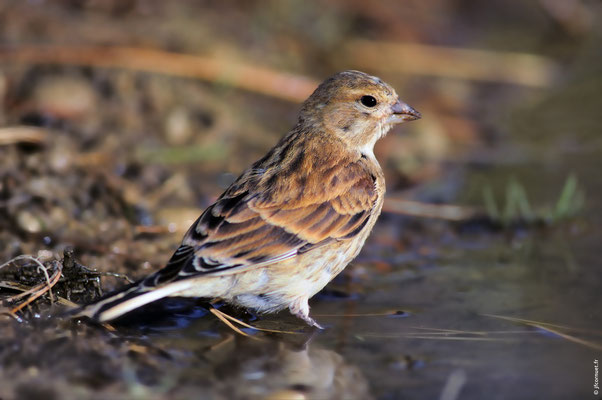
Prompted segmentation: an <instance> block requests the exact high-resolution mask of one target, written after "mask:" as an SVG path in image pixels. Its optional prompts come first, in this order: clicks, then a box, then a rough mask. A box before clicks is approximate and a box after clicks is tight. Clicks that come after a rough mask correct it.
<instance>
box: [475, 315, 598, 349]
mask: <svg viewBox="0 0 602 400" xmlns="http://www.w3.org/2000/svg"><path fill="white" fill-rule="evenodd" d="M483 315H484V316H487V317H492V318H498V319H503V320H507V321H512V322H516V323H519V324H524V325H528V326H532V327H534V328H537V329H541V330H544V331H546V332H550V333H553V334H554V335H558V336H560V337H561V338H563V339H566V340H568V341H570V342H573V343H577V344H580V345H583V346H586V347H589V348H592V349H594V350H602V344H600V343H596V342H591V341H589V340H584V339H581V338H578V337H575V336H572V335H569V334H567V333H564V332H562V331H560V330H559V329H558V327H561V328H562V329H567V327H564V326H561V325H554V324H549V323H546V322H538V321H531V320H528V319H523V318H513V317H506V316H503V315H494V314H483ZM572 330H576V329H572ZM594 332H595V331H594ZM598 334H599V333H598Z"/></svg>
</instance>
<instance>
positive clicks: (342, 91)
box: [300, 71, 421, 153]
mask: <svg viewBox="0 0 602 400" xmlns="http://www.w3.org/2000/svg"><path fill="white" fill-rule="evenodd" d="M420 117H421V116H420V113H419V112H418V111H416V110H414V109H413V108H412V107H410V106H409V105H407V104H406V103H404V102H402V101H401V100H399V97H398V96H397V93H396V92H395V89H393V88H392V87H391V86H390V85H388V84H387V83H385V82H383V81H382V80H381V79H379V78H377V77H375V76H371V75H368V74H365V73H363V72H360V71H343V72H339V73H337V74H335V75H333V76H332V77H330V78H328V79H327V80H325V81H324V82H322V84H320V86H318V88H317V89H316V90H315V91H314V93H313V94H312V95H311V96H310V97H309V98H308V99H307V100H306V101H305V103H303V107H302V110H301V115H300V123H301V124H312V125H315V126H316V127H318V128H319V129H321V130H323V131H324V132H325V133H326V134H329V135H335V136H336V137H338V138H340V139H342V140H343V141H344V142H345V143H347V144H348V145H349V146H351V147H352V148H355V149H358V150H360V151H361V150H365V152H368V153H372V149H373V147H374V143H376V141H377V140H378V139H380V138H381V137H383V136H384V135H386V133H387V132H388V131H389V129H391V127H392V126H393V125H395V124H399V123H401V122H405V121H412V120H415V119H418V118H420Z"/></svg>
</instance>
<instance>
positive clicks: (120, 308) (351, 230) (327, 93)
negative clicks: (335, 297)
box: [75, 70, 421, 329]
mask: <svg viewBox="0 0 602 400" xmlns="http://www.w3.org/2000/svg"><path fill="white" fill-rule="evenodd" d="M419 118H421V114H420V113H419V112H418V111H416V110H415V109H414V108H412V107H410V106H409V105H408V104H406V103H404V102H402V101H401V100H400V99H399V97H398V95H397V93H396V91H395V89H394V88H393V87H392V86H391V85H389V84H387V83H385V82H383V81H382V80H381V79H380V78H378V77H375V76H371V75H368V74H366V73H364V72H360V71H354V70H347V71H342V72H338V73H336V74H334V75H332V76H331V77H329V78H328V79H326V80H325V81H324V82H322V83H321V84H320V85H319V86H318V87H317V89H316V90H315V91H314V92H313V93H312V94H311V95H310V96H309V98H307V100H306V101H305V102H304V103H303V105H302V106H301V111H300V113H299V117H298V120H297V123H296V124H295V125H294V127H293V128H292V129H291V130H290V131H289V132H288V133H287V134H286V135H285V136H283V137H282V138H281V139H280V140H279V142H278V143H277V144H276V145H275V146H274V147H273V148H272V149H271V150H270V151H269V152H268V153H267V154H266V155H265V156H263V157H262V158H261V159H259V160H258V161H256V162H255V163H253V164H252V165H251V166H250V167H249V168H247V169H246V170H245V171H244V172H242V174H241V175H240V176H239V177H238V178H237V179H236V180H235V181H234V182H233V183H232V184H231V185H230V186H229V187H228V188H227V189H226V190H225V192H224V193H223V194H222V195H221V196H219V198H218V199H217V200H216V201H215V202H214V203H213V204H212V205H210V206H209V207H208V208H207V209H206V210H205V211H204V212H203V213H202V214H201V215H200V217H199V218H198V219H197V220H196V221H195V222H194V223H193V224H192V226H191V227H190V228H189V229H188V231H187V233H186V234H185V235H184V238H183V240H182V243H181V245H180V246H179V248H177V250H176V251H175V253H174V254H173V255H172V257H171V258H170V259H169V261H168V262H167V264H166V265H165V267H163V268H162V269H160V270H158V271H156V272H154V273H152V274H151V275H149V276H147V277H145V278H142V279H141V280H140V281H138V282H136V283H134V284H133V285H131V286H129V287H126V288H125V289H123V290H121V291H118V292H116V293H113V294H110V295H108V296H107V297H105V298H102V299H100V300H98V301H96V302H94V303H92V304H89V305H86V306H83V307H82V308H81V309H80V310H79V312H77V313H75V315H76V316H78V317H89V318H90V319H92V320H94V321H96V322H99V323H104V322H108V321H111V320H114V319H117V318H119V317H122V316H124V315H125V314H127V313H129V312H131V311H133V310H135V309H138V308H140V307H142V306H144V305H146V304H148V303H151V302H154V301H157V300H159V299H162V298H165V297H196V298H205V299H214V300H221V301H223V302H224V303H227V304H230V305H232V306H235V307H242V308H244V309H248V310H251V311H253V312H256V313H258V314H267V313H275V312H278V311H281V310H284V309H287V308H288V309H289V311H290V313H291V314H293V315H294V316H296V317H298V318H300V319H301V320H303V321H304V322H305V323H307V324H308V325H309V326H311V327H316V328H319V329H322V326H321V325H320V324H318V323H317V322H316V321H315V320H314V319H313V318H312V317H311V316H310V313H309V303H308V301H309V299H310V298H311V297H312V296H314V295H315V294H316V293H318V292H319V291H320V290H322V289H323V288H324V287H325V286H326V284H328V283H329V282H330V281H331V280H332V279H333V278H334V277H335V276H337V275H338V274H339V273H340V272H341V271H343V269H344V268H345V267H346V266H347V265H348V264H349V262H351V261H352V260H353V259H354V258H355V257H356V256H357V254H358V253H359V252H360V250H361V248H362V246H363V245H364V243H365V241H366V238H367V237H368V235H369V234H370V231H371V230H372V228H373V226H374V224H375V222H376V220H377V218H378V216H379V215H380V213H381V209H382V205H383V198H384V194H385V180H384V174H383V171H382V169H381V167H380V165H379V163H378V161H377V160H376V157H375V155H374V151H373V149H374V144H375V143H376V141H377V140H379V139H381V138H382V137H384V136H385V135H386V134H387V132H388V131H389V130H390V129H391V128H392V127H393V126H394V125H396V124H399V123H402V122H406V121H412V120H416V119H419Z"/></svg>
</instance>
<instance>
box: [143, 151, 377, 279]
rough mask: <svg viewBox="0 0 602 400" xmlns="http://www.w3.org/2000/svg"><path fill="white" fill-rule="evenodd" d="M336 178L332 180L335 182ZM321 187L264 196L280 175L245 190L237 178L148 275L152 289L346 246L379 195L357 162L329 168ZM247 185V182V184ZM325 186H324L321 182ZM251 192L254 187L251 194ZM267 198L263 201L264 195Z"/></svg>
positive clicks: (312, 182) (309, 183)
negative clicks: (340, 243) (167, 258)
mask: <svg viewBox="0 0 602 400" xmlns="http://www.w3.org/2000/svg"><path fill="white" fill-rule="evenodd" d="M337 171H338V175H337ZM328 174H329V175H328V181H329V182H332V181H334V182H336V185H335V186H336V187H335V188H325V187H324V185H323V183H322V182H320V179H319V174H317V179H312V177H311V176H310V177H306V178H305V180H306V185H305V188H304V190H303V192H302V193H301V194H299V191H291V192H290V195H289V196H286V195H283V194H282V193H278V195H270V193H269V190H270V187H272V188H278V189H276V190H280V189H281V188H282V187H283V186H284V187H285V186H286V185H287V184H290V183H286V182H285V183H279V181H278V180H279V179H280V180H282V179H287V177H286V175H285V174H282V175H281V176H279V175H275V177H276V178H274V177H273V176H270V177H266V176H262V175H260V174H254V175H253V177H254V178H255V179H260V178H261V179H264V181H265V182H269V183H270V184H271V185H272V186H270V187H267V188H266V187H262V186H261V185H260V184H258V182H254V184H245V183H244V179H245V175H244V174H243V175H242V176H241V178H239V181H241V180H243V182H239V181H237V182H235V183H234V184H233V186H232V187H231V189H230V190H228V191H226V193H224V194H223V195H222V197H220V199H218V200H217V201H216V202H215V203H214V204H213V205H212V206H210V207H209V208H208V209H207V210H205V212H204V213H203V215H201V217H199V219H198V220H197V221H196V222H195V224H194V225H193V226H192V227H191V228H190V230H189V231H188V233H187V234H186V236H185V237H184V241H183V244H182V246H181V247H180V248H179V249H178V250H177V251H176V252H175V253H174V255H173V256H172V259H171V260H170V262H169V263H168V265H167V266H166V267H165V268H164V269H162V270H160V271H158V272H157V273H155V274H154V275H152V276H150V277H149V278H148V279H147V280H146V282H145V283H147V282H148V284H150V285H153V284H154V285H157V284H163V283H165V282H168V281H177V280H180V279H186V278H189V277H191V276H196V275H200V274H224V273H232V272H234V271H240V270H243V269H246V268H251V267H258V266H265V265H269V264H271V263H275V262H277V261H282V260H285V259H287V258H291V257H295V256H296V255H297V254H300V253H304V252H307V251H311V250H312V249H315V248H318V247H321V246H323V245H325V244H327V243H330V242H332V241H333V240H349V239H351V238H353V237H355V235H357V234H358V233H359V232H360V231H361V229H362V228H363V227H364V226H365V224H366V223H367V222H368V220H369V218H370V216H371V215H372V212H373V210H374V205H375V203H376V200H377V197H378V194H377V192H376V189H375V177H374V176H373V175H372V174H370V173H369V172H368V171H367V168H366V166H365V165H364V164H363V163H362V162H361V160H359V161H355V162H353V163H349V164H348V165H345V166H344V167H340V166H339V167H338V168H334V167H332V166H331V167H330V168H329V169H328ZM247 179H248V177H247ZM322 180H323V179H322ZM253 187H258V188H257V189H255V191H254V190H252V188H253ZM266 192H268V193H267V195H266Z"/></svg>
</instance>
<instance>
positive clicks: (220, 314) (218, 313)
mask: <svg viewBox="0 0 602 400" xmlns="http://www.w3.org/2000/svg"><path fill="white" fill-rule="evenodd" d="M209 312H211V314H213V315H215V316H216V317H217V318H219V320H220V321H222V322H223V323H224V324H226V325H227V326H228V327H229V328H230V329H232V330H233V331H234V332H236V333H238V334H240V335H242V336H246V337H248V338H251V339H254V340H259V339H258V338H256V337H253V336H251V335H249V334H248V333H245V332H243V331H241V330H240V329H238V328H237V327H236V326H234V324H232V322H230V321H228V319H227V318H226V317H225V315H226V314H225V313H223V312H221V311H220V310H218V309H216V308H210V309H209Z"/></svg>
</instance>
